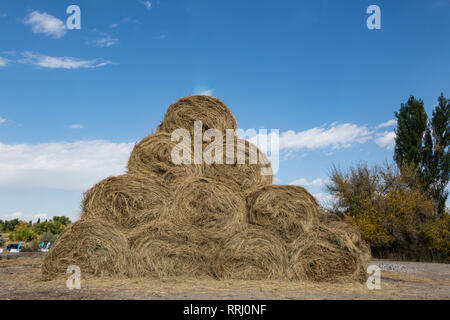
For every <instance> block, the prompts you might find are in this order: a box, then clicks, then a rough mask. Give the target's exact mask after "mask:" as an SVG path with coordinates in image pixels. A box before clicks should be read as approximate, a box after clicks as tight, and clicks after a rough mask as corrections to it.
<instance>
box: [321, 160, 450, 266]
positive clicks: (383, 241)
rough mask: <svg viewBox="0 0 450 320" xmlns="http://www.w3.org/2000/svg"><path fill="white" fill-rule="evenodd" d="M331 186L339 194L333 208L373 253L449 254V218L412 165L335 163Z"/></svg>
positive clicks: (414, 256) (423, 256)
mask: <svg viewBox="0 0 450 320" xmlns="http://www.w3.org/2000/svg"><path fill="white" fill-rule="evenodd" d="M327 189H328V191H329V192H330V193H331V194H332V195H333V196H334V197H335V199H336V201H335V203H334V206H333V208H332V209H331V210H332V211H333V212H334V213H336V214H338V215H340V216H341V217H344V218H345V219H346V220H347V221H349V222H351V223H352V224H354V225H355V226H357V227H358V228H359V229H360V231H361V234H362V236H363V238H364V240H366V241H367V242H368V243H369V244H370V246H371V248H372V252H373V254H374V255H375V256H377V255H378V256H380V257H382V256H385V255H386V254H390V255H391V254H394V255H397V256H401V257H404V258H408V259H421V260H423V259H429V258H432V259H433V258H434V259H437V258H438V256H442V255H443V254H444V253H445V252H447V254H448V248H449V241H448V224H447V223H448V222H446V221H447V220H445V221H443V220H442V219H441V220H440V219H439V217H440V216H439V215H438V214H437V208H436V205H435V204H434V203H433V202H432V201H431V200H430V198H429V195H428V194H426V193H424V192H423V188H422V186H421V183H420V179H419V177H418V175H417V171H416V170H414V168H411V167H406V166H405V167H403V168H402V169H401V170H399V169H397V168H396V167H395V166H391V165H388V164H386V165H385V166H383V167H373V168H369V167H368V166H367V165H365V164H359V165H357V166H354V167H351V168H350V170H349V171H347V172H343V171H341V170H338V169H336V168H333V169H332V172H331V176H330V183H329V184H328V185H327ZM447 216H448V214H447ZM447 219H448V218H447ZM437 253H439V255H438V254H437ZM439 259H440V258H439Z"/></svg>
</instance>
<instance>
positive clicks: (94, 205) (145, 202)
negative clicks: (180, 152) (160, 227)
mask: <svg viewBox="0 0 450 320" xmlns="http://www.w3.org/2000/svg"><path fill="white" fill-rule="evenodd" d="M169 196H170V192H169V190H168V189H167V188H166V187H165V186H164V185H163V183H162V181H161V180H160V178H159V177H156V176H147V177H146V176H139V175H132V174H125V175H122V176H118V177H109V178H107V179H104V180H102V181H101V182H99V183H97V184H96V185H95V186H93V187H92V188H91V189H90V190H89V191H87V192H86V193H85V196H84V199H83V202H82V218H83V219H101V220H103V221H106V222H110V223H114V224H115V225H116V226H118V227H124V228H134V227H136V226H137V225H140V224H142V223H146V222H150V221H152V220H154V219H156V218H158V217H159V216H160V215H161V214H162V212H163V211H164V210H166V208H167V202H168V200H169Z"/></svg>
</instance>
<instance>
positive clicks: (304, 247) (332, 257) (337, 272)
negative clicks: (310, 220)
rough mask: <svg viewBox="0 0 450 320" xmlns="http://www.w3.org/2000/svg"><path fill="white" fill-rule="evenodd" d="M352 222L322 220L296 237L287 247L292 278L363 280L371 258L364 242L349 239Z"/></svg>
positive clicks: (334, 280) (317, 280) (329, 280)
mask: <svg viewBox="0 0 450 320" xmlns="http://www.w3.org/2000/svg"><path fill="white" fill-rule="evenodd" d="M350 229H351V226H348V225H347V224H346V223H344V222H332V223H331V224H321V225H320V227H319V228H318V229H317V230H316V232H313V233H310V234H309V235H307V236H305V237H300V238H298V239H297V240H295V241H294V242H293V243H292V244H291V245H290V247H289V272H290V277H291V278H292V279H293V280H310V281H316V282H352V281H364V280H365V278H366V267H367V264H368V262H369V259H370V252H369V249H368V247H367V246H366V245H365V244H364V243H363V242H357V244H355V243H354V242H353V241H352V237H353V236H354V235H353V231H352V232H351V233H350V234H347V232H346V230H347V231H349V230H350Z"/></svg>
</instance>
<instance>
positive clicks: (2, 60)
mask: <svg viewBox="0 0 450 320" xmlns="http://www.w3.org/2000/svg"><path fill="white" fill-rule="evenodd" d="M7 64H8V60H6V59H5V58H2V57H0V67H4V66H6V65H7Z"/></svg>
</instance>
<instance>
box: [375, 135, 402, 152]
mask: <svg viewBox="0 0 450 320" xmlns="http://www.w3.org/2000/svg"><path fill="white" fill-rule="evenodd" d="M396 136H397V135H396V134H395V132H394V131H385V132H383V133H380V134H378V135H377V138H376V139H375V142H376V144H377V145H379V146H380V147H382V148H386V149H389V150H393V149H394V147H395V138H396Z"/></svg>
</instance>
